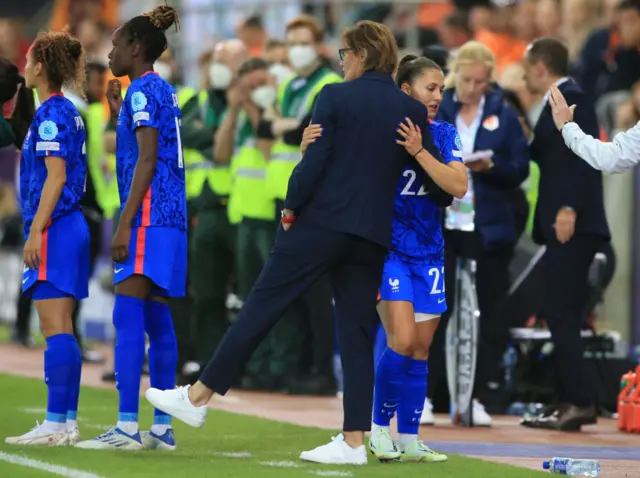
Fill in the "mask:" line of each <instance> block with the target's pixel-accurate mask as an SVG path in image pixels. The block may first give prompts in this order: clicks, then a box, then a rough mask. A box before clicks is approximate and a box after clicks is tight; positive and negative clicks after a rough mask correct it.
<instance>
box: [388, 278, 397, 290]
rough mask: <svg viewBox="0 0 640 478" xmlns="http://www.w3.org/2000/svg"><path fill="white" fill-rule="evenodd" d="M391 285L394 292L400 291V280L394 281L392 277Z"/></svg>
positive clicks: (390, 279)
mask: <svg viewBox="0 0 640 478" xmlns="http://www.w3.org/2000/svg"><path fill="white" fill-rule="evenodd" d="M389 285H390V286H391V291H392V292H398V290H400V279H394V278H392V277H390V278H389Z"/></svg>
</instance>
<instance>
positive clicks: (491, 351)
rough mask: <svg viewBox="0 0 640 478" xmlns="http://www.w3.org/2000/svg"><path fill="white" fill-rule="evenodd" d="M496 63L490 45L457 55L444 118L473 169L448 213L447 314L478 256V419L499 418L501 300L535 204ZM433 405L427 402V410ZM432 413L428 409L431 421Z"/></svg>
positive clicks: (504, 336)
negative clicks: (466, 265) (459, 275)
mask: <svg viewBox="0 0 640 478" xmlns="http://www.w3.org/2000/svg"><path fill="white" fill-rule="evenodd" d="M495 70H496V59H495V57H494V56H493V54H492V53H491V51H490V50H489V49H488V48H487V47H486V46H485V45H483V44H481V43H478V42H469V43H467V44H466V45H464V46H463V47H462V48H461V49H460V51H459V53H458V56H457V58H456V60H455V61H454V62H453V65H452V68H451V71H450V73H449V76H448V78H447V81H446V86H447V90H445V93H444V97H443V100H442V104H441V106H440V111H439V113H438V119H440V120H443V121H446V122H448V123H451V124H454V125H455V126H456V129H457V130H458V133H459V134H460V138H461V140H462V148H461V150H462V158H463V160H464V161H465V164H466V165H467V168H468V172H469V176H470V178H469V184H468V188H467V194H466V195H465V196H464V198H462V199H455V198H454V201H453V204H452V205H451V206H450V207H449V208H448V209H447V214H446V219H445V227H446V229H445V284H446V285H445V290H446V291H447V312H446V313H445V314H444V316H443V317H444V318H445V320H448V318H449V317H450V315H451V311H452V310H453V309H454V305H453V304H454V302H455V294H454V292H455V289H456V287H455V283H456V282H455V281H456V268H457V261H458V259H459V258H466V259H475V260H476V262H477V273H476V292H477V295H478V305H479V308H480V317H481V321H480V332H479V346H478V367H477V373H476V383H475V384H474V394H473V397H474V400H473V424H474V425H476V426H489V425H491V422H492V420H491V417H490V416H489V414H488V413H487V411H486V410H485V405H486V406H490V405H491V406H495V407H496V411H501V410H500V405H501V402H502V396H501V388H500V387H501V384H502V376H501V374H500V363H501V360H502V355H503V352H504V350H505V347H506V344H507V340H508V330H509V325H508V321H507V320H505V318H504V317H503V316H502V315H501V314H500V309H499V305H500V302H501V301H502V300H503V298H504V297H505V296H506V294H507V291H508V290H509V284H510V277H509V265H510V264H511V259H512V258H513V253H514V249H515V245H516V243H517V242H518V239H519V234H520V233H521V232H522V227H521V224H524V223H525V222H526V217H527V211H528V206H527V201H526V198H525V194H524V192H523V191H522V189H521V188H520V184H521V183H522V182H523V181H524V180H525V179H526V178H527V175H528V174H529V156H528V154H527V141H526V139H525V136H524V132H523V130H522V127H521V124H520V121H519V120H518V117H517V114H516V112H515V111H514V109H513V108H512V107H511V106H509V105H508V104H507V103H506V102H505V101H504V98H503V95H502V91H501V90H500V88H499V87H498V86H497V85H495V84H494V75H495ZM472 158H473V159H472ZM443 325H444V324H443ZM445 329H446V327H444V326H441V327H439V329H438V331H437V332H436V338H435V339H434V347H436V350H437V352H436V351H435V350H434V349H433V348H432V353H431V354H430V360H431V364H430V365H431V372H432V374H434V375H435V376H436V377H438V374H440V373H441V372H442V370H444V365H443V364H437V365H436V364H434V363H433V360H434V359H435V360H442V358H443V356H444V352H443V351H442V349H443V344H444V336H445ZM436 342H437V343H438V345H437V346H436ZM438 378H439V377H438ZM429 382H430V384H433V387H432V386H431V385H430V386H429V387H430V394H429V396H430V397H433V393H434V391H435V386H436V385H437V382H438V380H437V379H436V378H434V377H433V375H432V380H430V381H429ZM429 408H430V404H429V403H425V411H426V410H428V409H429ZM428 415H429V414H426V413H425V412H423V421H425V422H426V421H427V417H428ZM431 417H432V416H431Z"/></svg>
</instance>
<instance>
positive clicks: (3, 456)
mask: <svg viewBox="0 0 640 478" xmlns="http://www.w3.org/2000/svg"><path fill="white" fill-rule="evenodd" d="M0 461H6V462H7V463H11V464H12V465H19V466H25V467H27V468H35V469H36V470H42V471H46V472H49V473H53V474H54V475H59V476H65V477H66V478H102V477H101V476H99V475H96V474H93V473H90V472H88V471H82V470H76V469H73V468H67V467H66V466H62V465H54V464H53V463H47V462H46V461H38V460H33V459H31V458H27V457H25V456H20V455H13V454H11V453H5V452H3V451H0Z"/></svg>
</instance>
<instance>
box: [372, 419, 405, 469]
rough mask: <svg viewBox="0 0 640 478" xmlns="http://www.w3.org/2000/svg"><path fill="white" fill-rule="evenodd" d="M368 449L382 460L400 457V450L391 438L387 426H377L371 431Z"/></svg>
mask: <svg viewBox="0 0 640 478" xmlns="http://www.w3.org/2000/svg"><path fill="white" fill-rule="evenodd" d="M369 451H370V452H371V453H372V454H373V455H374V456H375V457H376V458H377V459H378V460H380V461H382V462H385V461H393V460H397V459H398V458H400V451H399V450H398V447H397V446H396V444H395V442H394V441H393V439H392V438H391V434H390V433H389V427H379V428H376V429H375V430H372V431H371V436H369Z"/></svg>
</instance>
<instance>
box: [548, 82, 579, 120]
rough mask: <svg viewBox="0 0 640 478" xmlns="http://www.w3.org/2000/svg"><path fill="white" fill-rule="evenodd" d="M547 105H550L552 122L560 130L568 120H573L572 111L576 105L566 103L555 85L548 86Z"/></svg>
mask: <svg viewBox="0 0 640 478" xmlns="http://www.w3.org/2000/svg"><path fill="white" fill-rule="evenodd" d="M549 105H550V106H551V114H552V116H553V122H554V123H555V125H556V128H558V130H561V129H562V127H563V126H564V125H565V124H566V123H568V122H569V121H573V112H574V110H575V109H576V105H571V106H569V105H567V100H565V98H564V95H563V94H562V93H561V92H560V89H559V88H558V87H557V86H556V85H551V88H549Z"/></svg>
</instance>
